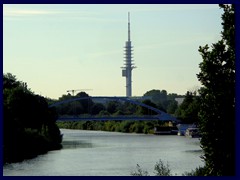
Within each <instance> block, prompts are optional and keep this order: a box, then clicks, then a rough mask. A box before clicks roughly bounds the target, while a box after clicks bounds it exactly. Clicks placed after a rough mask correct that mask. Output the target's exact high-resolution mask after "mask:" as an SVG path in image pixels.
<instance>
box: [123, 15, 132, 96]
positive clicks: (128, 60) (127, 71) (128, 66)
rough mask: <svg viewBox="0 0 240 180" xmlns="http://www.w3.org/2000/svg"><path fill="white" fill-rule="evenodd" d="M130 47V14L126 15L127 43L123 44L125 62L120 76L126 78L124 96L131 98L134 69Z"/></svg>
mask: <svg viewBox="0 0 240 180" xmlns="http://www.w3.org/2000/svg"><path fill="white" fill-rule="evenodd" d="M132 48H133V47H132V45H131V37H130V13H128V41H126V43H125V47H124V51H125V57H124V58H125V60H124V67H122V76H123V77H126V96H127V97H131V96H132V70H133V68H135V66H133V65H134V64H133V60H132V51H133V50H132Z"/></svg>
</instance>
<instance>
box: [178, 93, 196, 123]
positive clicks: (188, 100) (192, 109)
mask: <svg viewBox="0 0 240 180" xmlns="http://www.w3.org/2000/svg"><path fill="white" fill-rule="evenodd" d="M194 94H195V93H192V92H189V91H187V93H186V95H185V98H184V100H183V102H182V104H181V105H180V106H179V107H178V108H177V110H176V112H175V115H176V116H177V117H178V118H179V119H181V120H182V121H183V122H184V123H197V122H198V112H199V106H200V103H199V97H198V96H196V95H194Z"/></svg>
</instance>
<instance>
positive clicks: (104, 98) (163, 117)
mask: <svg viewBox="0 0 240 180" xmlns="http://www.w3.org/2000/svg"><path fill="white" fill-rule="evenodd" d="M93 99H94V100H97V101H115V102H128V103H130V104H133V105H137V106H141V107H144V108H146V109H148V110H150V111H153V112H154V113H155V115H124V116H123V115H120V116H106V115H105V116H103V115H89V114H88V115H86V114H85V115H73V116H69V115H68V116H59V117H58V121H86V120H92V121H109V120H138V121H147V120H161V121H173V122H178V121H179V120H178V119H176V118H175V117H173V116H171V115H170V114H167V113H165V112H163V111H161V110H159V109H157V108H155V107H152V106H149V105H147V104H144V103H142V102H140V101H137V100H134V99H133V98H128V97H119V96H88V97H74V98H71V99H67V100H63V101H59V102H56V103H53V104H51V105H49V107H58V106H61V105H63V104H68V103H71V102H76V101H82V100H93Z"/></svg>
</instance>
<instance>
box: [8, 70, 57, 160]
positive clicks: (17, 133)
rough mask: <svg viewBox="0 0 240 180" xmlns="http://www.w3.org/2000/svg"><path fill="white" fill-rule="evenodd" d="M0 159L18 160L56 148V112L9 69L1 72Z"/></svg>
mask: <svg viewBox="0 0 240 180" xmlns="http://www.w3.org/2000/svg"><path fill="white" fill-rule="evenodd" d="M3 109H4V110H3V112H4V116H3V122H4V124H3V125H4V126H3V136H4V144H3V150H4V162H14V161H20V160H23V159H24V158H31V157H33V156H36V155H37V154H40V153H44V152H46V151H48V150H50V149H57V148H60V147H61V145H60V143H61V134H60V131H59V129H58V127H57V125H56V124H55V121H56V119H57V115H56V113H55V111H54V109H49V108H48V103H47V101H46V100H45V98H43V97H41V96H39V95H35V94H34V93H33V92H31V91H30V90H29V89H28V88H27V85H26V83H23V82H21V81H18V80H17V79H16V77H15V76H14V75H12V74H10V73H7V74H4V75H3Z"/></svg>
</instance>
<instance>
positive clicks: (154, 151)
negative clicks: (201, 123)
mask: <svg viewBox="0 0 240 180" xmlns="http://www.w3.org/2000/svg"><path fill="white" fill-rule="evenodd" d="M61 132H62V133H63V134H64V136H63V142H62V144H63V149H61V150H57V151H50V152H48V153H47V154H44V155H39V156H38V157H36V158H34V159H30V160H25V161H23V162H20V163H11V164H7V165H4V166H3V175H4V176H130V175H131V172H133V171H135V170H136V165H137V164H139V165H140V166H141V168H142V169H145V170H147V171H148V172H149V174H150V175H154V173H153V171H154V165H155V164H156V162H158V161H159V159H161V160H162V161H163V162H164V163H165V164H167V163H168V165H169V167H170V169H171V172H172V174H174V175H182V173H184V172H186V171H188V172H189V171H191V170H193V169H195V168H196V167H199V166H203V162H202V160H201V158H200V155H202V151H201V148H200V143H199V139H198V138H187V137H183V136H177V135H159V136H157V135H145V134H127V133H118V132H104V131H85V130H70V129H61Z"/></svg>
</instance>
